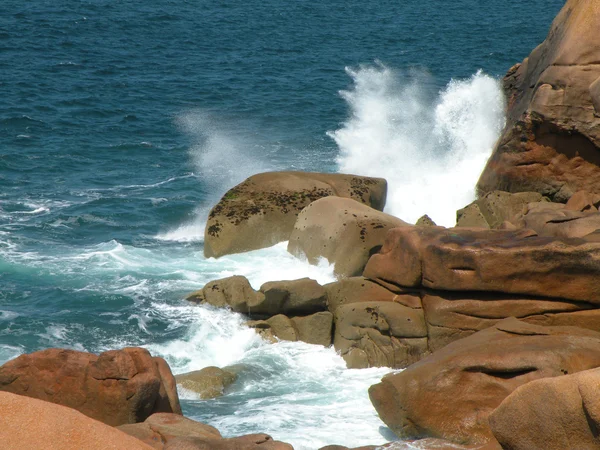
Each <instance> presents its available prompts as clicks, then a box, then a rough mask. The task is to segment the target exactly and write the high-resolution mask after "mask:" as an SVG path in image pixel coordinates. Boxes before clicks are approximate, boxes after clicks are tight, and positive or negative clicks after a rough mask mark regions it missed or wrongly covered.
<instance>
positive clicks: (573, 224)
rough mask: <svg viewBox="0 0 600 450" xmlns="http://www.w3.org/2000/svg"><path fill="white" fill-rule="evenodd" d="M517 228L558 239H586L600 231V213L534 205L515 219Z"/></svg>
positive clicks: (543, 204)
mask: <svg viewBox="0 0 600 450" xmlns="http://www.w3.org/2000/svg"><path fill="white" fill-rule="evenodd" d="M513 223H514V224H515V225H516V226H517V227H521V228H529V229H531V230H534V231H535V232H536V233H538V234H539V235H540V236H551V237H555V238H558V239H565V238H580V237H586V236H588V235H590V234H591V233H594V232H596V231H597V230H599V229H600V212H598V210H591V209H588V210H586V211H578V210H575V209H571V208H568V207H567V206H566V205H563V204H561V203H532V204H529V205H527V206H526V207H525V209H524V211H523V213H522V214H520V215H518V216H516V217H514V218H513Z"/></svg>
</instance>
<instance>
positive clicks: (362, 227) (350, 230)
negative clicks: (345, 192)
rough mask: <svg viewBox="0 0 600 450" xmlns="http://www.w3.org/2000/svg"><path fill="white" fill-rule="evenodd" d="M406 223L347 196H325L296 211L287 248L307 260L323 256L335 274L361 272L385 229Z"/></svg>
mask: <svg viewBox="0 0 600 450" xmlns="http://www.w3.org/2000/svg"><path fill="white" fill-rule="evenodd" d="M406 225H408V224H407V223H406V222H404V221H402V220H400V219H398V218H396V217H393V216H390V215H389V214H385V213H383V212H381V211H377V210H376V209H373V208H371V207H369V206H367V205H365V204H362V203H359V202H357V201H355V200H352V199H349V198H339V197H325V198H322V199H320V200H317V201H314V202H312V203H311V204H310V205H308V206H307V207H306V208H304V209H303V210H302V212H301V213H300V214H299V215H298V220H296V223H295V225H294V229H293V231H292V233H291V235H290V238H289V243H288V251H289V252H290V253H292V254H293V255H296V256H299V257H306V258H307V259H308V262H310V263H311V264H317V263H318V261H319V259H320V258H326V259H327V260H328V261H329V263H331V264H333V265H334V273H335V274H336V275H337V276H338V277H352V276H357V275H361V274H362V272H363V269H364V268H365V265H366V264H367V261H368V260H369V257H370V256H371V255H372V254H373V253H375V252H377V251H378V250H379V248H381V245H382V244H383V241H384V240H385V235H386V233H387V230H389V229H390V228H395V227H401V226H406Z"/></svg>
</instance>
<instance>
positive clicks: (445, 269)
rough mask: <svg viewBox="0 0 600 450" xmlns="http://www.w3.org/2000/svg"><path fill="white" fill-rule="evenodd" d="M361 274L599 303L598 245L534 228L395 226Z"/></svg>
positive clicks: (416, 284) (430, 285)
mask: <svg viewBox="0 0 600 450" xmlns="http://www.w3.org/2000/svg"><path fill="white" fill-rule="evenodd" d="M364 275H365V276H366V277H368V278H371V279H374V280H378V281H381V282H388V283H393V284H396V285H398V286H405V287H419V286H424V287H427V288H430V289H436V290H450V291H484V292H485V291H489V292H505V293H509V294H517V295H525V296H541V297H546V298H563V299H570V300H576V301H585V302H588V303H593V304H598V303H600V284H599V283H597V280H598V277H599V276H600V244H599V243H597V242H587V241H584V240H581V239H569V240H566V239H565V240H562V241H558V240H555V239H553V238H549V237H541V236H537V234H536V233H535V232H534V231H532V230H514V231H512V230H475V229H466V228H451V229H444V228H439V227H429V228H423V227H405V228H394V229H392V230H390V231H389V232H388V234H387V238H386V241H385V244H384V246H383V248H382V249H381V251H380V252H379V253H378V254H375V255H373V256H372V257H371V259H370V260H369V262H368V264H367V267H366V268H365V273H364Z"/></svg>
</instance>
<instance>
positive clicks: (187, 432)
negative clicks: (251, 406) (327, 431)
mask: <svg viewBox="0 0 600 450" xmlns="http://www.w3.org/2000/svg"><path fill="white" fill-rule="evenodd" d="M119 430H121V431H122V432H124V433H127V434H129V435H131V436H133V437H135V438H137V439H139V440H140V441H143V442H144V443H146V444H148V445H150V446H151V447H152V448H154V449H157V450H163V449H165V450H168V449H181V450H209V449H210V450H234V449H235V450H293V448H292V446H291V445H289V444H286V443H284V442H280V441H275V440H273V438H272V437H271V436H269V435H268V434H250V435H246V436H239V437H235V438H228V439H227V438H223V437H222V436H221V433H220V432H219V430H217V429H216V428H214V427H211V426H210V425H206V424H203V423H200V422H196V421H194V420H191V419H188V418H186V417H182V416H179V415H176V414H164V413H160V414H153V415H152V416H150V417H148V419H146V420H145V421H144V422H143V423H137V424H133V425H123V426H120V427H119Z"/></svg>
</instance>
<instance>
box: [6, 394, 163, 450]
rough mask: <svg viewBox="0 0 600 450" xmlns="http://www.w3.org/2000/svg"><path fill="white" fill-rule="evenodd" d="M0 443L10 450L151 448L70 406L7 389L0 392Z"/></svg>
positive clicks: (148, 449)
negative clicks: (13, 392) (7, 390)
mask: <svg viewBox="0 0 600 450" xmlns="http://www.w3.org/2000/svg"><path fill="white" fill-rule="evenodd" d="M0 446H1V447H2V448H4V449H10V450H34V449H45V450H82V449H85V450H124V449H128V450H150V449H152V448H153V447H152V446H148V445H146V444H145V443H143V442H142V441H140V440H138V439H135V438H133V437H131V436H128V435H127V434H125V433H123V432H122V431H119V430H117V429H116V428H113V427H111V426H108V425H106V424H104V423H102V422H99V421H97V420H94V419H91V418H90V417H88V416H86V415H84V414H82V413H80V412H78V411H76V410H74V409H72V408H67V407H65V406H61V405H57V404H54V403H50V402H45V401H42V400H38V399H35V398H31V397H25V396H22V395H16V394H12V393H9V392H0Z"/></svg>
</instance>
